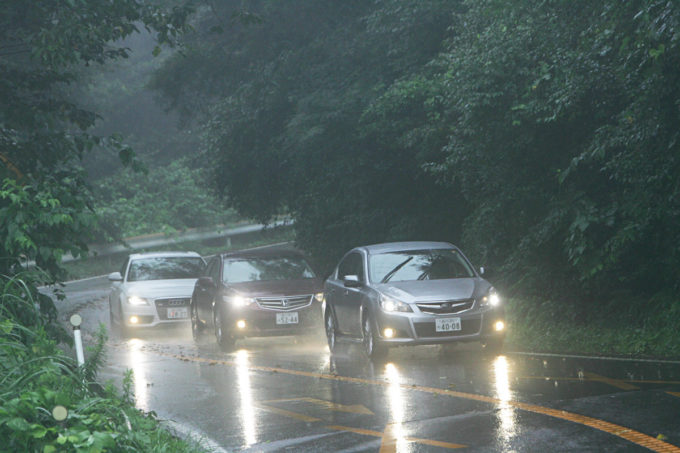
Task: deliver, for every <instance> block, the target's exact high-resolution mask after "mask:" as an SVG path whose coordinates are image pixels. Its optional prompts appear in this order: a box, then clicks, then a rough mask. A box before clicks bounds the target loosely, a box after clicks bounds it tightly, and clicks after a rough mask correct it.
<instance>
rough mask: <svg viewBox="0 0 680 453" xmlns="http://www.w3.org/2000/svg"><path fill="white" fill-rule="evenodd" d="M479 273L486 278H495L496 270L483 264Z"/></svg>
mask: <svg viewBox="0 0 680 453" xmlns="http://www.w3.org/2000/svg"><path fill="white" fill-rule="evenodd" d="M479 275H481V276H482V277H484V278H493V276H494V272H493V271H492V270H491V269H489V268H487V267H484V266H482V267H480V268H479Z"/></svg>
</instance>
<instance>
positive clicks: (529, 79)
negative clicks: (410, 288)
mask: <svg viewBox="0 0 680 453" xmlns="http://www.w3.org/2000/svg"><path fill="white" fill-rule="evenodd" d="M10 3H11V5H14V6H13V8H14V9H15V10H16V11H15V12H16V14H15V16H16V17H14V16H12V11H14V9H12V8H9V9H8V10H7V14H5V15H4V16H3V19H2V20H3V24H4V25H5V28H3V32H2V36H1V38H2V40H1V41H0V62H1V63H2V70H3V74H4V75H3V81H2V86H0V95H2V97H3V107H2V116H1V117H0V118H1V121H2V122H1V123H0V125H1V127H2V134H1V135H0V153H1V155H2V156H3V162H5V160H6V161H7V163H6V165H4V166H0V168H1V169H2V171H3V175H2V176H3V177H5V182H4V186H3V189H2V190H3V192H2V194H1V195H2V198H1V199H0V209H1V210H2V214H3V215H2V220H0V232H1V235H2V238H3V244H4V245H3V250H2V252H3V256H18V255H22V256H25V257H28V258H33V259H37V261H38V262H40V263H42V264H44V265H45V264H49V265H54V266H56V263H57V262H58V258H59V256H60V254H61V253H63V252H65V251H72V252H75V253H77V252H78V251H83V250H85V249H86V242H87V241H91V240H94V239H97V238H100V239H101V238H102V237H104V236H109V237H117V236H120V235H121V234H123V235H124V234H138V233H144V232H150V231H151V230H159V229H160V230H168V229H170V230H171V229H181V228H186V227H192V226H203V225H208V224H211V223H221V222H223V221H224V219H225V213H228V216H232V215H233V213H232V211H230V210H229V209H231V208H233V209H235V210H236V211H238V213H239V215H240V216H242V217H245V218H250V219H255V220H258V221H265V222H266V221H269V220H271V219H272V218H273V217H274V216H276V215H279V214H286V215H290V216H291V217H292V218H294V219H295V228H296V237H297V241H298V243H299V245H300V246H301V247H302V248H304V249H305V250H307V251H308V252H309V253H311V254H312V256H313V257H314V258H315V259H316V261H317V262H318V263H319V265H320V267H321V268H322V269H323V271H324V272H326V271H328V270H329V269H330V266H331V265H332V264H333V263H334V262H336V260H337V259H338V258H339V256H341V254H342V253H344V252H345V251H346V250H347V249H348V248H350V247H352V246H355V245H359V244H363V243H371V242H381V241H389V240H408V239H428V240H446V241H451V242H454V243H456V244H457V245H459V246H461V247H462V248H463V250H465V251H466V253H467V254H468V255H469V256H470V257H471V258H472V260H473V262H474V263H475V264H477V265H485V266H487V267H490V268H493V269H495V270H496V274H497V276H498V279H499V282H503V284H504V285H505V289H506V291H507V292H508V293H516V292H521V293H523V294H527V295H538V296H541V297H546V296H547V295H549V297H551V298H556V299H560V300H562V301H565V302H568V303H570V304H572V305H573V306H576V307H582V308H585V307H588V306H591V305H592V304H599V303H602V302H603V301H615V300H618V299H620V298H622V297H623V298H626V300H628V301H630V302H629V305H630V306H631V307H633V308H631V309H632V310H637V311H639V310H643V309H644V307H645V305H644V303H645V301H648V300H649V299H650V298H651V297H652V296H657V297H658V296H659V295H660V294H661V295H666V296H667V297H668V298H670V299H675V298H674V297H673V295H674V294H675V293H676V292H677V289H678V281H680V278H679V277H680V275H679V274H680V246H679V245H678V244H679V243H680V241H679V239H680V237H679V236H680V228H678V225H680V219H679V216H680V212H679V210H680V202H679V201H680V200H679V197H680V186H679V182H678V181H680V178H679V176H680V168H679V165H680V162H679V158H680V144H679V143H678V134H679V133H680V128H679V127H678V126H679V125H680V121H679V120H680V81H679V80H678V78H679V77H680V72H679V71H678V68H679V67H680V51H679V48H678V45H679V39H678V37H679V34H678V33H679V30H680V29H679V20H680V6H678V5H677V4H676V3H674V2H667V1H643V0H637V1H628V2H621V1H617V0H604V1H601V2H585V1H572V0H542V1H538V0H536V1H526V0H502V1H501V0H475V1H465V0H374V1H364V0H347V1H331V0H315V1H313V2H310V1H302V0H289V1H285V2H280V1H271V0H258V1H251V2H246V3H244V2H242V1H240V0H239V1H236V0H224V1H220V2H208V1H192V2H189V4H188V5H180V2H175V1H170V0H168V1H165V2H161V3H165V4H166V6H168V7H169V8H170V10H171V11H173V13H172V14H168V15H157V16H153V15H148V17H143V14H144V13H143V10H142V13H141V14H140V13H139V12H136V13H135V14H137V16H134V15H130V16H129V17H127V16H125V17H126V20H125V21H124V22H121V23H116V22H115V21H114V22H112V23H111V24H106V25H104V28H101V27H100V28H96V29H95V28H93V27H90V28H89V29H88V26H89V25H90V23H89V22H88V21H87V20H85V19H87V18H90V17H97V16H96V15H94V16H88V15H87V14H86V13H88V11H86V10H87V8H85V7H81V6H78V3H77V2H66V3H65V5H67V6H68V5H70V6H68V7H67V6H62V7H60V8H61V9H63V10H64V11H61V10H60V9H59V8H56V7H54V8H53V10H50V8H52V7H50V6H49V2H39V3H38V4H36V5H37V6H36V7H35V8H34V10H33V13H34V15H33V16H30V15H29V16H28V17H26V18H22V19H19V17H20V16H19V12H20V10H21V8H22V7H21V6H20V2H10ZM114 3H115V4H116V5H118V6H117V7H118V8H119V10H118V11H117V13H121V14H123V15H124V14H126V12H125V10H124V8H125V5H126V2H125V1H122V0H121V1H117V2H114ZM128 3H129V2H128ZM11 5H10V6H11ZM97 5H99V4H97ZM41 8H42V9H41ZM89 8H90V10H96V9H97V8H104V6H102V5H99V6H96V7H95V6H93V5H90V7H89ZM173 8H174V9H173ZM24 9H25V8H24ZM81 10H82V11H81ZM22 11H23V10H22ZM41 11H42V12H45V11H48V12H49V13H50V14H57V16H58V17H59V20H58V21H56V22H55V21H54V20H52V21H51V22H50V21H48V20H43V19H44V18H42V19H41V17H40V12H41ZM55 11H56V12H55ZM60 11H61V12H60ZM136 11H139V10H136ZM90 12H92V11H90ZM100 12H101V11H100ZM78 13H82V14H83V15H82V16H78V15H77V14H78ZM21 14H23V13H21ZM69 14H70V15H71V16H72V17H71V16H69ZM47 16H48V17H49V14H48V15H47ZM78 18H79V20H80V22H77V20H76V19H78ZM185 19H186V20H187V21H188V22H187V23H185V22H184V20H185ZM41 20H42V22H41ZM135 21H137V22H135ZM144 21H146V22H147V23H150V24H152V25H153V26H151V27H150V28H149V30H150V31H153V32H152V33H151V34H147V33H146V32H145V31H144V27H143V26H142V25H141V24H142V23H143V22H144ZM154 21H155V22H154ZM135 23H136V24H138V25H134V24H135ZM97 26H98V27H99V25H97ZM135 29H137V30H139V31H141V32H142V33H141V34H136V33H134V31H135ZM93 30H96V31H98V32H101V31H102V30H105V31H106V32H105V33H100V34H94V35H93ZM158 30H160V32H159V31H158ZM88 33H89V34H88ZM91 36H96V37H97V39H98V41H97V44H96V45H94V44H92V43H90V42H89V41H88V39H89V38H88V37H91ZM149 37H151V38H154V41H153V42H151V41H150V40H149V39H148V38H149ZM156 38H160V39H159V41H158V42H156V41H155V39H156ZM22 39H23V41H22ZM135 40H136V41H135ZM26 43H29V44H30V45H28V48H29V49H30V51H27V52H22V48H21V47H20V46H21V45H27V44H26ZM106 43H109V44H106ZM111 43H114V44H113V45H112V44H111ZM159 43H160V44H170V45H175V47H174V50H173V49H168V48H166V49H164V50H162V49H161V47H158V45H159ZM17 46H19V47H17ZM31 46H32V47H31ZM130 48H134V50H135V51H134V52H132V51H131V50H130ZM88 52H89V53H88ZM124 57H127V58H124ZM108 60H119V61H122V63H121V64H119V65H118V66H112V65H111V64H110V62H109V64H107V65H106V66H101V65H100V64H99V63H103V62H105V61H108ZM83 63H86V64H88V65H89V67H84V66H83ZM102 68H103V69H102ZM36 112H37V113H36ZM94 112H96V113H94ZM97 114H98V115H97ZM116 132H122V134H120V135H119V134H116ZM145 169H146V170H145ZM14 170H16V171H14ZM17 172H18V173H17ZM22 177H29V178H32V179H31V181H32V182H33V183H32V184H29V185H26V182H25V181H24V182H23V183H22V182H21V178H22ZM31 191H33V192H31ZM41 197H42V198H41ZM33 200H40V201H39V202H35V201H33ZM36 203H37V204H36ZM47 211H49V215H48V214H47V213H46V212H47ZM92 232H94V233H95V234H91V233H92ZM13 262H14V261H12V259H8V263H10V264H11V263H13ZM8 266H9V264H8V265H7V266H5V268H9V267H8ZM54 266H53V267H54ZM57 267H58V266H57ZM633 301H640V302H633ZM636 304H637V305H636ZM577 311H578V310H577Z"/></svg>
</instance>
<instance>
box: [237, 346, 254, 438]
mask: <svg viewBox="0 0 680 453" xmlns="http://www.w3.org/2000/svg"><path fill="white" fill-rule="evenodd" d="M248 357H249V355H248V351H246V350H245V349H241V350H239V351H238V352H237V353H236V376H237V385H238V392H239V395H240V396H241V413H240V418H241V426H242V427H243V439H244V440H245V443H246V446H250V445H253V444H255V443H257V432H256V429H255V406H254V405H253V393H252V388H251V386H250V373H249V370H248V364H249V361H248Z"/></svg>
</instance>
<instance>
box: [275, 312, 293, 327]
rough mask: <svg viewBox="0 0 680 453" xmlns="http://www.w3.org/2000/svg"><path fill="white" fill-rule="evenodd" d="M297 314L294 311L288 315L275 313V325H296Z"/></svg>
mask: <svg viewBox="0 0 680 453" xmlns="http://www.w3.org/2000/svg"><path fill="white" fill-rule="evenodd" d="M297 323H298V314H297V312H296V311H292V312H290V313H277V314H276V324H297Z"/></svg>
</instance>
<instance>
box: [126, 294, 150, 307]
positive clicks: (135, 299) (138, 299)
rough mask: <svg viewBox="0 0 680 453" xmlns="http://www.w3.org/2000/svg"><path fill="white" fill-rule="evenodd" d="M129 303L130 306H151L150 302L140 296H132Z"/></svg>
mask: <svg viewBox="0 0 680 453" xmlns="http://www.w3.org/2000/svg"><path fill="white" fill-rule="evenodd" d="M127 302H128V304H130V305H149V301H147V300H146V299H144V298H142V297H139V296H130V297H128V300H127Z"/></svg>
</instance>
